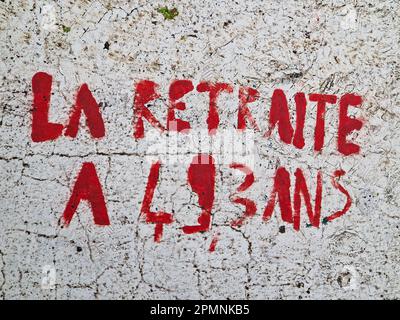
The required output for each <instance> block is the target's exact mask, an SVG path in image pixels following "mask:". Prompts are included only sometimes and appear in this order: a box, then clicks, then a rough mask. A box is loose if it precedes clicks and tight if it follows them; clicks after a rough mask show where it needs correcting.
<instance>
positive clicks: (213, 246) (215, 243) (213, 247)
mask: <svg viewBox="0 0 400 320" xmlns="http://www.w3.org/2000/svg"><path fill="white" fill-rule="evenodd" d="M218 240H219V233H217V234H216V235H215V236H214V237H213V238H212V240H211V243H210V247H209V248H208V251H210V252H214V251H215V248H216V246H217V243H218Z"/></svg>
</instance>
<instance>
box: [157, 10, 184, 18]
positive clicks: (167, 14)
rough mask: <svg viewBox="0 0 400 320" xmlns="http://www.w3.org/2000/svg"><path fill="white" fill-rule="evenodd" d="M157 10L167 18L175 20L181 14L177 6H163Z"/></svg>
mask: <svg viewBox="0 0 400 320" xmlns="http://www.w3.org/2000/svg"><path fill="white" fill-rule="evenodd" d="M157 11H158V12H159V13H161V14H162V15H163V16H164V18H165V20H173V19H175V17H176V16H177V15H178V14H179V12H178V9H176V8H173V9H168V7H161V8H158V9H157Z"/></svg>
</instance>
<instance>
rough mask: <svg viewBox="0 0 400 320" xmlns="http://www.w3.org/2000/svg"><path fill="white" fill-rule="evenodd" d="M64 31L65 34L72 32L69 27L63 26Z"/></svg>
mask: <svg viewBox="0 0 400 320" xmlns="http://www.w3.org/2000/svg"><path fill="white" fill-rule="evenodd" d="M62 29H63V31H64V32H65V33H68V32H70V31H71V27H67V26H64V25H63V26H62Z"/></svg>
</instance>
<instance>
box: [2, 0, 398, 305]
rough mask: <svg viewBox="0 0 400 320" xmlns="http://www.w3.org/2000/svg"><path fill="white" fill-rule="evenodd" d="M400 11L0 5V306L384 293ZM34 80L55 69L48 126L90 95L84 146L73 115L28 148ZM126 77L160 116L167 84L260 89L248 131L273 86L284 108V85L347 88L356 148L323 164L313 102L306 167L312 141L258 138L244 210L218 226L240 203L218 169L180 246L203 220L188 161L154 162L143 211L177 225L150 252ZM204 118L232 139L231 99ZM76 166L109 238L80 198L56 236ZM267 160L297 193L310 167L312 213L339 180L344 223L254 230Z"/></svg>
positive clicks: (141, 150)
mask: <svg viewBox="0 0 400 320" xmlns="http://www.w3.org/2000/svg"><path fill="white" fill-rule="evenodd" d="M166 6H168V7H169V8H176V9H177V11H178V12H179V15H178V16H176V17H174V19H171V20H168V19H165V18H164V17H163V15H162V14H160V13H159V12H158V11H157V9H158V8H160V7H166ZM399 16H400V5H399V3H398V1H396V0H385V1H379V3H378V2H377V1H361V0H359V1H342V0H312V1H311V0H305V1H301V2H300V1H286V2H284V3H281V2H280V1H268V2H267V1H259V0H257V1H256V0H254V1H246V2H237V3H236V2H232V1H218V2H216V1H176V2H173V3H171V2H168V3H164V2H162V1H153V2H145V1H130V2H129V3H127V1H105V0H104V1H74V2H70V1H54V2H53V1H24V2H20V3H16V2H14V1H7V0H5V1H2V2H0V39H1V41H0V53H1V61H0V173H1V185H0V210H1V214H0V240H1V241H0V269H1V272H0V295H1V297H2V298H3V299H28V298H33V299H56V298H58V299H79V298H86V299H96V298H97V299H125V298H132V299H185V298H191V299H218V298H219V299H228V298H229V299H312V298H317V299H321V298H327V299H338V298H366V299H371V298H378V299H380V298H399V297H400V278H399V277H398V274H399V273H400V270H399V265H400V254H399V249H400V237H399V236H400V231H399V225H400V224H399V218H400V211H399V206H400V198H399V193H400V189H399V179H400V172H399V153H400V139H399V134H398V130H399V127H400V121H399V114H400V109H399V102H400V101H399V88H400V71H399V52H400V51H399V31H400V30H399V26H400V21H399V19H400V18H399ZM38 71H44V72H48V73H50V74H52V75H53V94H52V97H51V111H50V119H51V121H53V122H59V123H65V122H66V121H67V119H68V115H69V112H70V108H71V106H72V105H73V103H74V100H75V97H74V94H75V92H76V91H77V89H78V87H79V86H80V85H81V84H82V83H88V84H89V86H90V89H91V91H92V93H93V95H94V96H95V97H96V99H97V102H99V103H100V105H101V112H102V115H103V119H104V121H105V126H106V136H105V137H104V138H103V139H92V138H91V136H90V134H89V132H88V130H87V128H86V127H85V125H84V123H83V121H82V126H81V127H80V129H79V132H78V135H77V137H76V138H75V139H70V138H67V137H64V136H63V137H60V138H59V139H57V140H55V141H51V142H45V143H34V142H32V140H31V136H30V133H31V106H32V92H31V91H32V89H31V79H32V76H33V75H34V74H35V73H36V72H38ZM140 79H151V80H153V81H155V82H157V83H158V84H160V92H161V96H162V97H163V98H162V99H161V100H160V101H159V102H158V103H156V106H155V109H154V114H155V115H156V116H157V118H159V119H165V113H166V108H165V106H166V105H167V99H166V97H168V86H169V83H170V81H172V80H174V79H192V81H193V83H196V84H198V83H199V82H200V81H201V80H204V79H205V80H209V81H219V82H227V83H230V84H232V85H233V86H234V87H235V90H237V88H238V86H239V85H246V86H250V87H254V88H257V90H259V92H260V99H259V100H258V102H257V103H254V107H252V113H253V116H254V118H255V119H256V121H257V123H258V124H259V125H260V126H261V127H262V129H263V131H265V129H266V119H267V115H268V113H267V112H268V108H269V107H268V106H269V105H270V97H271V95H272V91H273V89H275V88H281V89H283V90H285V92H286V93H287V95H288V97H290V99H291V103H293V99H292V98H293V96H294V94H295V93H296V92H298V91H303V92H307V93H326V94H337V95H338V96H341V95H343V94H345V93H348V92H353V93H357V94H359V95H361V96H362V97H363V104H362V108H360V110H358V111H357V112H358V113H357V115H360V116H362V117H363V118H364V119H365V120H366V123H365V125H364V127H363V128H362V130H361V131H359V132H357V133H356V134H355V135H354V137H353V138H354V139H356V140H357V143H358V144H359V145H360V146H361V153H360V154H359V155H355V156H351V157H343V156H341V155H339V154H337V153H335V141H334V136H335V128H336V126H335V125H334V124H335V123H336V122H337V113H336V112H331V110H332V109H334V110H336V109H335V108H336V107H332V109H331V108H330V107H328V108H327V112H326V137H325V139H326V146H325V148H324V151H323V152H322V153H321V154H319V155H315V153H314V152H313V146H312V144H311V143H310V144H308V145H306V147H305V148H304V149H303V150H296V149H294V148H293V147H291V146H288V145H284V144H282V143H281V142H280V141H278V139H277V138H276V137H272V138H271V139H264V138H263V137H262V135H255V144H256V148H257V153H256V155H255V158H256V159H255V165H254V168H253V170H254V176H255V182H254V184H253V185H252V186H251V188H249V190H247V191H246V192H244V193H243V194H242V195H243V196H245V197H249V198H251V199H252V200H254V201H255V203H256V205H257V208H258V210H257V212H256V214H255V215H254V217H251V218H249V219H247V220H246V222H245V223H243V225H242V226H236V227H235V226H232V225H231V221H233V220H235V219H238V218H240V217H241V215H242V209H243V208H242V207H241V206H237V205H235V204H233V203H232V202H231V201H230V198H229V195H232V194H234V193H235V192H236V190H237V188H238V186H239V185H240V184H241V183H242V182H243V175H240V174H238V175H236V173H234V172H233V170H232V169H231V168H229V165H226V164H217V165H216V181H215V188H216V193H215V199H214V208H213V219H212V226H211V230H210V232H207V233H203V234H199V233H197V234H192V235H187V234H184V233H183V232H182V230H181V226H183V225H192V224H195V223H196V221H197V218H198V215H199V212H200V208H199V206H198V203H197V196H196V194H195V193H194V192H193V191H192V190H191V189H190V188H189V187H188V185H187V181H186V176H187V166H186V165H185V166H182V165H179V164H176V165H168V166H163V167H162V168H161V170H160V180H159V182H158V186H157V188H156V190H155V195H154V200H153V204H152V205H153V207H154V209H155V210H163V211H165V212H173V213H174V219H175V223H174V224H170V225H165V226H164V233H163V238H162V241H161V242H160V243H156V242H154V240H153V233H154V225H153V224H146V223H145V222H143V221H142V220H141V219H140V208H141V201H142V199H143V194H144V190H145V187H146V181H147V177H148V175H149V171H150V166H151V163H150V162H149V161H147V159H146V158H145V157H144V155H145V152H146V150H148V148H149V147H150V146H151V144H152V143H154V141H152V140H151V139H142V140H139V141H135V140H134V139H133V137H132V117H133V109H132V103H133V97H134V91H133V88H134V82H135V81H137V80H140ZM185 102H186V105H187V109H186V110H185V111H184V112H182V118H183V119H185V120H187V121H190V123H191V124H192V127H193V128H201V129H206V106H207V99H206V97H205V95H202V94H198V93H197V94H196V93H193V94H192V93H191V94H189V95H188V96H187V98H185ZM310 109H314V110H315V108H313V107H310ZM199 110H200V112H199ZM219 110H220V128H222V129H229V128H233V127H234V126H233V124H235V123H236V112H237V93H236V91H235V94H234V95H225V96H223V97H221V99H220V100H219ZM314 124H315V113H312V112H310V113H309V114H307V120H306V127H305V134H308V135H311V136H312V134H313V129H314ZM190 159H191V158H189V161H190ZM84 162H93V163H94V164H95V165H96V169H97V173H98V175H99V180H100V182H101V183H102V186H103V192H104V194H105V198H106V200H107V208H108V213H109V217H110V220H111V225H110V226H107V227H98V226H96V225H94V224H93V221H92V220H93V219H92V218H93V217H92V215H91V211H90V208H89V207H88V205H87V204H85V203H84V202H82V203H81V205H80V206H79V208H78V211H77V213H78V214H77V215H75V216H74V219H73V220H72V221H71V223H70V225H69V226H68V227H67V228H66V227H61V226H60V224H59V219H60V217H61V215H62V212H63V210H64V208H65V204H66V203H67V201H68V198H69V196H70V193H71V190H72V188H73V184H74V182H75V178H76V176H77V174H78V172H79V169H80V168H81V166H82V163H84ZM277 163H279V164H280V165H282V166H285V167H286V168H287V169H288V170H289V171H290V172H291V174H293V173H294V172H295V170H296V168H298V167H301V168H302V169H303V170H304V171H305V173H306V174H307V176H308V179H307V181H308V183H309V184H310V185H311V188H310V190H311V193H312V195H314V192H315V184H316V183H315V181H316V175H317V170H319V169H321V170H322V171H323V173H324V191H326V194H325V195H324V199H323V211H324V212H323V214H324V216H327V215H328V214H329V213H331V212H333V211H335V210H339V209H341V208H342V205H343V203H342V202H343V197H342V195H340V194H338V193H337V192H335V190H334V188H332V187H331V186H330V185H329V179H330V177H329V175H330V174H332V173H333V171H335V170H337V169H343V170H345V171H346V172H347V174H346V175H345V176H344V177H343V178H342V180H341V182H342V183H343V185H345V186H346V188H347V190H348V191H349V193H350V194H351V195H352V199H353V205H352V207H351V209H350V211H349V212H348V213H347V214H346V215H345V216H343V217H341V218H340V219H336V220H335V221H333V222H331V223H329V224H326V225H324V224H323V225H321V226H320V228H318V229H317V228H313V227H308V228H307V227H305V224H306V222H307V221H306V220H302V224H303V227H302V229H301V230H300V231H295V230H293V226H292V225H290V224H286V223H285V222H283V221H282V219H281V217H280V215H279V214H273V216H272V217H271V219H270V220H269V221H267V222H264V221H263V220H262V210H263V208H264V207H265V204H266V202H267V200H268V197H269V195H270V191H271V187H272V183H273V181H272V178H273V174H274V172H275V168H276V164H277ZM312 197H313V196H312ZM302 210H304V208H303V209H302ZM302 214H304V213H302ZM302 217H303V218H304V215H303V216H302ZM303 218H302V219H303ZM214 236H215V237H216V238H214ZM214 239H218V240H217V243H216V244H215V243H213V242H212V241H214ZM210 245H212V246H214V245H215V247H213V249H214V250H211V252H210V250H209V248H210ZM45 266H50V268H54V270H55V275H56V278H55V283H54V285H53V286H51V287H50V288H47V287H46V286H44V285H43V279H44V278H45V277H47V276H48V275H46V273H45V272H43V271H44V267H45Z"/></svg>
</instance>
